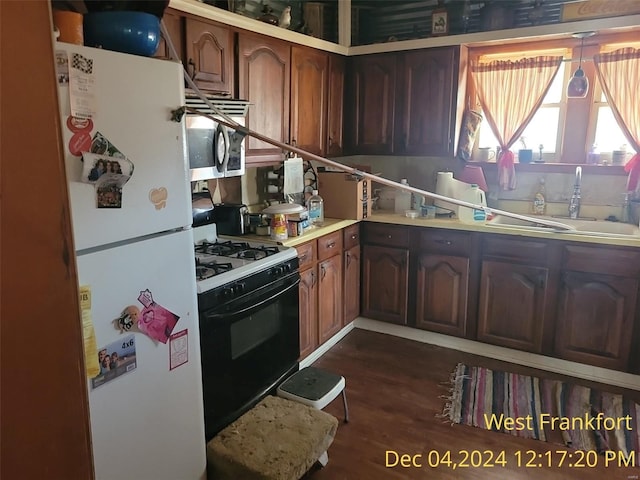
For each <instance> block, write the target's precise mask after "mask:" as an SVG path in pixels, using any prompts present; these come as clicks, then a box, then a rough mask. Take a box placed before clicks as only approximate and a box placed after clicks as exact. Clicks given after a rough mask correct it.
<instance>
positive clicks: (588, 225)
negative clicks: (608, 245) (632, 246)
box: [487, 215, 640, 238]
mask: <svg viewBox="0 0 640 480" xmlns="http://www.w3.org/2000/svg"><path fill="white" fill-rule="evenodd" d="M533 218H540V219H543V220H549V221H553V222H558V223H562V224H564V225H567V226H569V227H572V228H571V230H559V229H554V228H552V227H548V226H545V225H541V224H539V223H534V222H528V221H526V220H521V219H518V218H511V217H507V216H504V215H497V216H496V217H494V218H493V219H491V220H489V221H488V222H487V225H489V226H499V227H507V228H517V229H521V230H533V231H546V232H560V233H562V232H564V233H572V234H579V235H593V236H606V237H620V236H622V237H630V236H631V237H633V236H636V237H639V238H640V228H638V226H637V225H632V224H630V223H621V222H608V221H604V220H592V219H586V218H576V219H573V218H558V217H549V216H541V217H533Z"/></svg>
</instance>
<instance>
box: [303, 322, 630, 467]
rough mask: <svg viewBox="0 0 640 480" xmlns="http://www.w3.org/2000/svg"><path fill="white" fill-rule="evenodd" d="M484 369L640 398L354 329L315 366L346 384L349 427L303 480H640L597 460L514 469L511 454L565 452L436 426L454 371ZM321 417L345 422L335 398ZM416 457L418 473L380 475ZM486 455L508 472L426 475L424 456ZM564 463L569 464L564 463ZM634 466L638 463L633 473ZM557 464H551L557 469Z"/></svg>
mask: <svg viewBox="0 0 640 480" xmlns="http://www.w3.org/2000/svg"><path fill="white" fill-rule="evenodd" d="M460 362H462V363H466V364H469V365H479V366H485V367H487V368H492V369H496V370H498V369H500V370H506V371H512V372H517V373H522V374H528V375H537V376H544V377H547V378H560V379H565V380H569V381H573V382H574V383H581V384H585V385H592V386H594V387H598V388H601V389H603V390H608V391H611V392H626V393H628V394H630V395H632V396H633V397H634V398H637V400H638V401H640V392H637V391H636V392H633V391H625V390H624V389H621V388H616V387H610V386H602V385H598V384H594V383H592V382H587V381H583V380H579V379H571V378H568V377H565V376H562V375H557V374H552V373H549V372H541V371H539V370H535V369H531V368H526V367H522V366H519V365H513V364H509V363H505V362H501V361H497V360H493V359H490V358H486V357H480V356H477V355H471V354H466V353H464V352H459V351H455V350H450V349H446V348H441V347H436V346H432V345H426V344H423V343H418V342H414V341H411V340H406V339H402V338H397V337H393V336H389V335H384V334H380V333H375V332H370V331H366V330H360V329H354V330H353V331H351V332H350V333H349V334H348V335H347V336H346V337H345V338H344V339H343V340H342V341H340V342H339V343H338V344H337V345H335V346H334V347H333V348H331V350H329V351H328V352H327V353H326V354H325V355H323V356H322V358H320V359H319V360H318V361H317V362H316V363H315V364H314V366H316V367H319V368H324V369H327V370H330V371H333V372H336V373H339V374H341V375H343V376H344V377H345V378H346V385H347V386H346V389H347V399H348V403H349V414H350V422H349V423H347V424H345V423H340V426H339V427H338V432H337V435H336V438H335V440H334V442H333V444H332V445H331V447H330V449H329V463H328V465H327V466H326V467H325V468H324V469H315V470H313V471H312V472H310V473H309V474H308V475H307V476H306V477H305V479H308V480H343V479H348V480H359V479H362V480H377V479H385V480H386V479H389V480H394V479H447V480H448V479H456V480H457V479H505V480H506V479H509V480H520V479H544V480H564V479H580V480H591V479H594V480H595V479H621V480H627V479H638V478H639V475H640V468H639V467H636V468H628V467H617V466H611V465H610V466H609V467H605V466H604V458H603V457H599V458H598V465H597V466H596V467H594V468H567V467H566V466H565V467H563V468H558V467H541V468H525V467H524V466H521V467H518V466H517V465H516V461H515V456H514V455H515V452H516V451H520V452H522V458H523V459H525V458H528V457H527V456H526V454H525V452H526V451H527V450H533V451H535V452H538V453H540V454H543V455H544V454H545V453H546V452H555V451H556V450H566V448H565V447H564V446H563V445H556V444H552V443H547V442H542V441H538V440H528V439H522V438H517V437H514V436H511V435H507V434H502V433H496V432H490V431H487V430H484V429H481V428H474V427H469V426H465V425H451V424H450V423H448V422H446V421H444V420H443V419H441V418H438V417H437V415H438V414H440V413H441V412H442V409H443V406H444V404H445V400H444V399H443V398H441V396H442V395H446V394H447V389H446V387H445V386H444V384H446V382H447V381H448V380H449V377H450V374H451V372H452V371H453V369H454V367H455V366H456V365H457V364H458V363H460ZM325 411H327V412H329V413H331V414H332V415H334V416H336V417H337V418H338V419H339V420H342V419H343V416H344V412H343V407H342V400H341V397H338V398H337V399H336V400H334V401H333V402H332V403H331V404H330V405H328V406H327V407H326V408H325ZM388 450H389V451H391V450H392V451H396V452H398V453H400V454H409V455H412V456H413V455H416V454H422V459H421V460H420V463H421V464H422V467H420V468H418V467H401V466H396V467H394V468H387V467H385V452H386V451H388ZM432 450H437V451H438V452H440V453H444V452H445V451H447V450H450V451H452V460H455V459H456V457H457V458H459V455H458V451H459V450H467V451H472V450H479V451H481V452H483V451H485V450H490V451H491V452H494V454H496V455H497V453H498V452H499V451H502V450H504V451H505V456H506V459H507V462H508V464H507V466H506V467H504V468H503V467H494V468H482V467H478V468H465V469H456V470H451V469H450V468H448V467H446V466H439V467H437V468H430V467H429V466H428V462H427V455H428V452H429V451H432ZM566 463H567V462H566ZM639 463H640V459H637V458H636V465H638V464H639ZM556 464H557V463H556Z"/></svg>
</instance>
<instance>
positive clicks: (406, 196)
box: [394, 178, 411, 215]
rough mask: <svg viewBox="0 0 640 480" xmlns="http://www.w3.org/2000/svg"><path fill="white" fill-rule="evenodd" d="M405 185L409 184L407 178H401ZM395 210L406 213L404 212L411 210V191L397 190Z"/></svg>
mask: <svg viewBox="0 0 640 480" xmlns="http://www.w3.org/2000/svg"><path fill="white" fill-rule="evenodd" d="M400 183H402V184H403V185H407V186H409V183H408V182H407V179H406V178H403V179H402V180H400ZM394 210H395V212H396V213H399V214H400V215H404V212H405V211H407V210H411V192H408V191H406V190H396V200H395V209H394Z"/></svg>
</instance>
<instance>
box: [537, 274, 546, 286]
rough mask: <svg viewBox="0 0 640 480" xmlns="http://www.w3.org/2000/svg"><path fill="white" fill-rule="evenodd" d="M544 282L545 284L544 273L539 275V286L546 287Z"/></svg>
mask: <svg viewBox="0 0 640 480" xmlns="http://www.w3.org/2000/svg"><path fill="white" fill-rule="evenodd" d="M544 284H545V278H544V275H539V276H538V287H540V288H544Z"/></svg>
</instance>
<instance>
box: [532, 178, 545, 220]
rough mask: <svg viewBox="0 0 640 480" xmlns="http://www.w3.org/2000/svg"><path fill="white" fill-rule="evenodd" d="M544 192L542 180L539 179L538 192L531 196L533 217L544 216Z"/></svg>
mask: <svg viewBox="0 0 640 480" xmlns="http://www.w3.org/2000/svg"><path fill="white" fill-rule="evenodd" d="M545 195H546V190H545V186H544V178H541V179H540V185H538V191H537V192H536V194H535V195H534V196H533V205H532V207H533V208H532V213H533V214H534V215H544V214H545V212H546V210H547V202H546V200H545Z"/></svg>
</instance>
